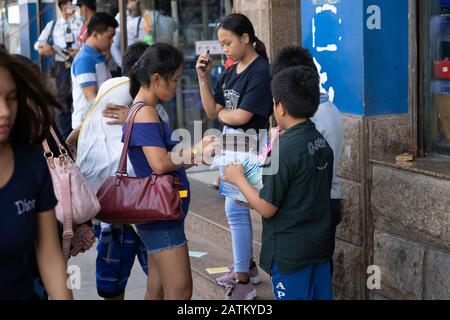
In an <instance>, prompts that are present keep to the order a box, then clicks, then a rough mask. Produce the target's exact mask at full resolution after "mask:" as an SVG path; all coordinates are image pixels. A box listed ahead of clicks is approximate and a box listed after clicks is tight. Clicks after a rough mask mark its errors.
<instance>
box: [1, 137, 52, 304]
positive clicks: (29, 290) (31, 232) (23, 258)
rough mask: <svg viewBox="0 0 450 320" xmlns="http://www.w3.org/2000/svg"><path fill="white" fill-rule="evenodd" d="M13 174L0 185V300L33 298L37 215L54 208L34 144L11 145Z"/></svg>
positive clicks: (48, 181) (45, 171)
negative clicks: (32, 260) (33, 254)
mask: <svg viewBox="0 0 450 320" xmlns="http://www.w3.org/2000/svg"><path fill="white" fill-rule="evenodd" d="M12 147H13V153H14V173H13V176H12V178H11V179H10V180H9V182H7V184H6V185H5V186H3V187H1V188H0V204H1V214H0V300H28V299H35V298H36V296H35V294H34V291H33V280H32V272H31V268H32V266H31V262H30V256H31V253H32V251H33V250H34V243H35V240H36V236H37V233H36V231H37V214H38V213H41V212H45V211H48V210H51V209H53V208H55V207H56V204H57V200H56V197H55V195H54V192H53V185H52V181H51V177H50V173H49V171H48V167H47V163H46V161H45V158H44V156H43V154H42V152H41V151H40V150H39V148H37V147H33V146H29V145H19V144H13V145H12Z"/></svg>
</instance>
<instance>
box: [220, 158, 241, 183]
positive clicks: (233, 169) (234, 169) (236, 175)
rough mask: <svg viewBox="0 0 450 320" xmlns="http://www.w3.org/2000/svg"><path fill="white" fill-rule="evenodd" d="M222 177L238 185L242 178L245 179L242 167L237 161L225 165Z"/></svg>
mask: <svg viewBox="0 0 450 320" xmlns="http://www.w3.org/2000/svg"><path fill="white" fill-rule="evenodd" d="M223 179H224V180H225V181H227V182H229V183H232V184H234V185H236V186H237V185H239V182H240V181H242V179H245V174H244V167H243V166H242V164H241V163H240V162H239V161H237V162H236V163H235V164H229V165H227V166H226V167H225V171H224V175H223Z"/></svg>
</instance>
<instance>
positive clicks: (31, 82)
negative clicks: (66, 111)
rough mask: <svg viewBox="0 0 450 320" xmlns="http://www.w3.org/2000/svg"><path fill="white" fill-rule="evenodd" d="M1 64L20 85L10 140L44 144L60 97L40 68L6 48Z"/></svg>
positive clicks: (0, 59) (0, 52) (17, 84)
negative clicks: (32, 66) (49, 86)
mask: <svg viewBox="0 0 450 320" xmlns="http://www.w3.org/2000/svg"><path fill="white" fill-rule="evenodd" d="M0 68H3V69H5V70H7V71H8V72H9V73H10V74H11V76H12V78H13V79H14V82H15V84H16V87H17V117H16V121H15V123H14V126H13V128H12V130H11V135H10V141H11V142H16V143H26V144H35V145H39V144H41V143H42V141H44V139H45V138H46V137H47V135H48V133H49V129H50V126H51V124H52V123H53V120H54V112H53V110H54V108H56V109H59V108H60V106H59V104H58V102H57V100H56V98H55V97H54V96H53V95H52V94H51V92H50V91H49V90H48V89H47V88H46V87H45V84H44V82H43V79H42V77H41V76H40V74H39V73H38V72H37V70H35V69H33V68H31V67H30V66H29V65H28V64H27V63H25V62H23V61H22V60H21V59H19V58H17V57H14V56H12V55H10V54H9V53H8V52H6V51H5V50H0Z"/></svg>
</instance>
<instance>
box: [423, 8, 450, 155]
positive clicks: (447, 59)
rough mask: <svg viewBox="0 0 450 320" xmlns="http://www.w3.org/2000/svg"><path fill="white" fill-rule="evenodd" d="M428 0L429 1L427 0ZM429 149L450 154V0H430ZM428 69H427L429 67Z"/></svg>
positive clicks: (427, 133)
mask: <svg viewBox="0 0 450 320" xmlns="http://www.w3.org/2000/svg"><path fill="white" fill-rule="evenodd" d="M426 2H428V1H426ZM428 5H429V7H428V8H427V9H428V12H429V15H428V18H429V26H430V28H429V30H430V33H429V37H428V41H427V42H428V43H427V46H428V48H427V51H428V56H427V58H426V59H425V61H424V63H425V69H426V71H425V72H428V73H429V75H428V78H429V83H430V86H429V94H428V95H427V97H426V99H427V100H428V101H426V102H425V105H426V106H427V107H426V108H427V109H428V110H427V111H426V118H428V119H427V122H428V123H429V125H428V126H426V128H427V129H426V144H427V148H426V149H428V150H427V151H431V152H435V153H441V154H450V0H432V1H429V4H428ZM427 69H428V71H427Z"/></svg>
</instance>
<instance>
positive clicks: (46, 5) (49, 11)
mask: <svg viewBox="0 0 450 320" xmlns="http://www.w3.org/2000/svg"><path fill="white" fill-rule="evenodd" d="M54 18H55V3H54V2H42V3H41V28H42V30H44V28H45V26H46V25H47V23H49V22H50V21H53V19H54ZM36 40H37V39H36ZM52 63H53V59H52V58H43V59H42V67H43V70H44V72H49V71H50V67H51V65H52Z"/></svg>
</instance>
